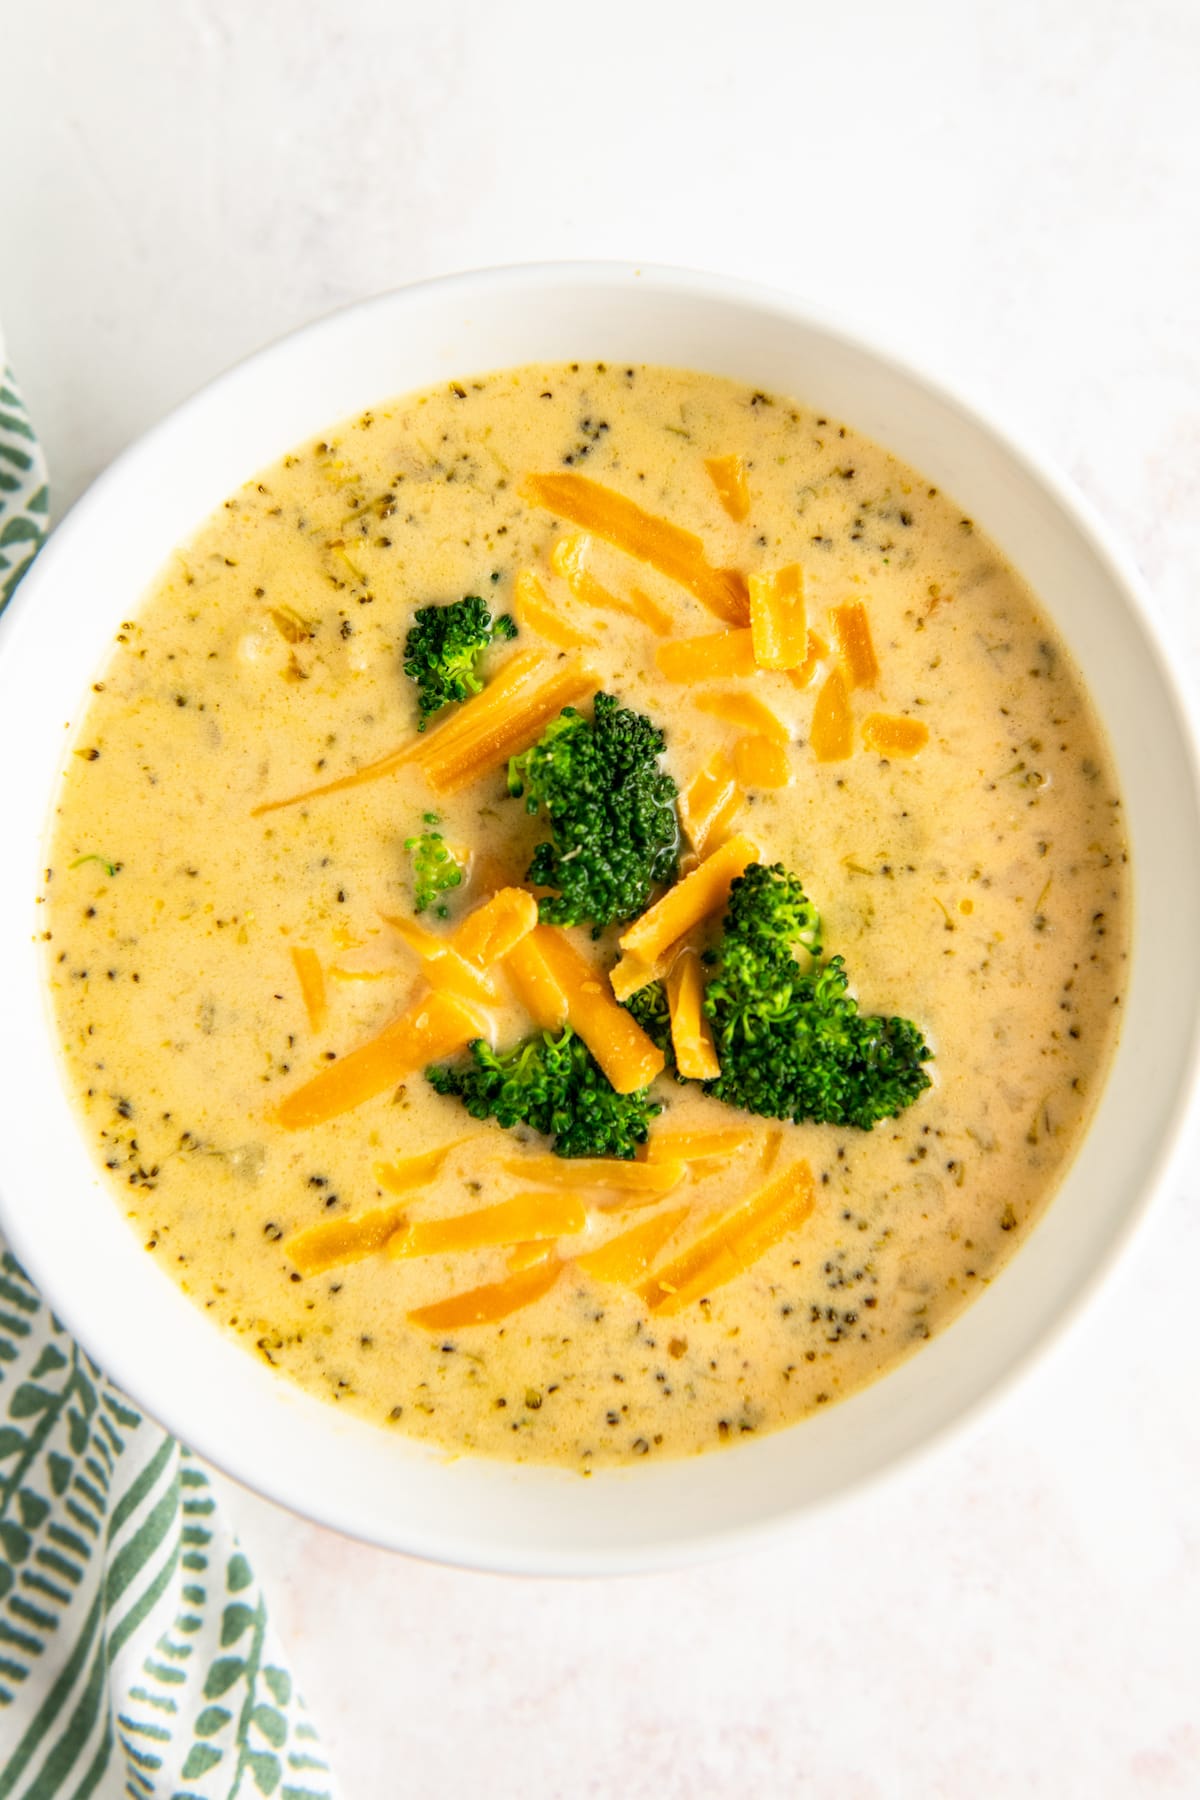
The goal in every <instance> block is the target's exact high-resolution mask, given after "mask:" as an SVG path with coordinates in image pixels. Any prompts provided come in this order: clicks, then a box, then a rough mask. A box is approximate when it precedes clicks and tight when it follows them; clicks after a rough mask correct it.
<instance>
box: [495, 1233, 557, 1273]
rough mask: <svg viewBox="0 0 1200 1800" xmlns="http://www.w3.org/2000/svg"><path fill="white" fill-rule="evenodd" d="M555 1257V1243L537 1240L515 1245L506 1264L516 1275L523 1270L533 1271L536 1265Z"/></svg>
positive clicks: (507, 1257)
mask: <svg viewBox="0 0 1200 1800" xmlns="http://www.w3.org/2000/svg"><path fill="white" fill-rule="evenodd" d="M553 1255H554V1244H553V1242H549V1241H546V1240H544V1239H537V1238H535V1239H534V1240H533V1242H532V1243H527V1244H514V1245H513V1247H512V1249H511V1250H510V1251H509V1253H508V1255H507V1256H506V1257H505V1259H504V1262H505V1266H506V1267H507V1268H509V1269H511V1270H512V1271H513V1273H514V1274H516V1273H517V1272H518V1271H519V1270H521V1269H532V1267H533V1266H534V1264H535V1263H542V1262H545V1261H546V1259H547V1258H548V1257H551V1256H553Z"/></svg>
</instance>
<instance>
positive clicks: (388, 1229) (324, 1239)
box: [283, 1201, 404, 1275]
mask: <svg viewBox="0 0 1200 1800" xmlns="http://www.w3.org/2000/svg"><path fill="white" fill-rule="evenodd" d="M403 1219H404V1203H403V1202H402V1201H397V1202H395V1203H394V1204H393V1205H391V1206H377V1207H375V1208H374V1210H373V1211H371V1212H368V1213H360V1214H359V1216H358V1218H357V1219H321V1220H319V1221H318V1222H317V1224H315V1225H307V1226H305V1228H304V1230H303V1231H296V1232H293V1233H292V1235H291V1237H289V1238H288V1239H287V1240H286V1242H285V1243H284V1246H283V1248H284V1250H285V1251H286V1252H287V1255H288V1257H289V1258H290V1260H291V1261H292V1262H293V1263H294V1264H295V1266H296V1268H297V1269H298V1270H299V1271H300V1273H301V1275H322V1274H324V1272H325V1270H326V1269H338V1268H341V1267H342V1265H343V1264H344V1263H351V1262H361V1261H362V1260H363V1258H364V1257H367V1256H375V1255H376V1254H377V1253H378V1252H379V1251H380V1250H382V1249H383V1247H384V1245H385V1244H386V1243H387V1241H388V1239H389V1238H390V1237H392V1236H393V1234H394V1233H395V1231H396V1228H397V1226H398V1225H400V1224H401V1223H402V1221H403Z"/></svg>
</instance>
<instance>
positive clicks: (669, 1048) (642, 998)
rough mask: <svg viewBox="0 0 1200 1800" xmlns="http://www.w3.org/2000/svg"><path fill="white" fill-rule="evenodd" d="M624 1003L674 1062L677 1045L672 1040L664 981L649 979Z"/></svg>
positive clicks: (654, 1041)
mask: <svg viewBox="0 0 1200 1800" xmlns="http://www.w3.org/2000/svg"><path fill="white" fill-rule="evenodd" d="M622 1005H623V1006H624V1008H625V1011H626V1012H627V1013H631V1014H632V1016H633V1018H634V1019H635V1020H636V1021H637V1023H638V1024H639V1025H640V1026H641V1028H642V1030H643V1031H644V1032H645V1034H646V1036H647V1037H648V1038H649V1039H650V1042H651V1043H652V1044H656V1045H657V1046H658V1048H659V1049H660V1050H661V1051H662V1052H663V1053H664V1055H665V1056H666V1058H667V1061H668V1062H673V1061H674V1056H675V1047H674V1045H673V1044H672V1042H671V1009H670V1007H669V1006H668V1005H667V990H666V988H665V987H664V985H663V983H662V982H661V981H648V982H647V983H646V985H645V987H643V988H639V989H638V990H637V992H636V993H635V994H630V996H629V998H628V1000H625V1001H623V1002H622Z"/></svg>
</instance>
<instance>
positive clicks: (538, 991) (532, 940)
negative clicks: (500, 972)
mask: <svg viewBox="0 0 1200 1800" xmlns="http://www.w3.org/2000/svg"><path fill="white" fill-rule="evenodd" d="M504 966H505V968H506V969H507V971H508V978H509V980H510V981H511V982H512V985H513V987H514V988H515V989H516V994H517V999H518V1000H519V1001H520V1002H521V1005H522V1006H523V1007H524V1008H525V1011H526V1012H527V1013H528V1014H529V1016H530V1018H531V1019H532V1020H533V1022H534V1024H535V1025H537V1026H538V1028H539V1030H541V1031H553V1032H555V1033H557V1032H560V1031H561V1030H562V1028H563V1026H564V1025H565V1024H566V1022H567V1014H568V1008H567V996H566V994H565V993H564V992H563V989H562V986H561V984H560V983H559V981H558V979H557V977H556V976H555V975H554V974H553V973H552V971H551V968H550V965H549V963H548V962H547V961H546V956H545V952H544V950H543V947H542V942H541V939H540V938H538V937H537V936H536V935H534V934H533V933H530V934H529V935H528V936H527V937H523V938H522V939H521V941H520V943H518V944H515V945H514V946H513V948H512V949H511V950H510V951H509V953H508V955H507V956H506V958H505V960H504Z"/></svg>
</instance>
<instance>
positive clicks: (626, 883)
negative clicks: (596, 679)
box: [508, 694, 679, 936]
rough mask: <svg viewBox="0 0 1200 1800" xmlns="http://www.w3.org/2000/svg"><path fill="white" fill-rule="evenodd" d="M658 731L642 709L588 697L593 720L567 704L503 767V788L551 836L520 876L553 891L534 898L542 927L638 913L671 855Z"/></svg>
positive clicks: (674, 851) (606, 921) (672, 791)
mask: <svg viewBox="0 0 1200 1800" xmlns="http://www.w3.org/2000/svg"><path fill="white" fill-rule="evenodd" d="M664 741H665V740H664V738H663V734H662V732H661V731H659V729H658V727H657V726H656V725H654V724H652V723H651V721H650V720H649V719H647V718H646V717H645V716H644V715H643V714H641V713H636V712H633V711H631V710H630V709H629V708H628V707H623V706H621V705H620V704H619V702H618V701H616V700H615V699H614V698H613V697H612V695H611V694H597V695H596V701H595V708H594V715H593V717H592V719H590V720H588V719H585V718H584V717H583V716H582V714H580V713H579V712H577V711H576V710H575V708H574V707H573V706H568V707H566V708H564V710H563V711H562V712H561V713H560V714H559V716H558V718H557V719H555V720H554V721H553V723H552V724H551V725H549V726H548V727H547V729H546V731H545V732H544V733H543V735H542V737H541V739H540V740H539V742H538V743H536V744H535V745H534V746H533V748H532V749H531V750H526V751H525V752H524V753H523V754H522V755H520V756H514V757H513V758H512V759H511V761H510V762H509V765H508V791H509V793H510V794H513V795H520V794H524V796H525V806H526V809H527V811H529V812H531V813H536V812H537V811H538V809H539V808H542V809H544V811H545V814H546V818H547V820H548V822H549V826H550V833H551V837H550V842H549V843H543V844H539V845H538V846H537V849H536V850H535V851H534V855H533V861H532V862H531V863H530V865H529V869H528V871H527V879H528V880H529V881H531V882H534V883H536V884H537V886H539V887H550V888H557V889H558V892H557V893H556V894H553V895H550V896H544V897H543V898H542V899H541V900H540V901H539V902H538V911H539V914H540V916H541V918H542V919H543V920H544V921H545V922H546V923H548V924H551V925H591V926H592V927H593V935H594V936H595V935H598V934H599V930H600V927H601V926H604V925H611V924H613V923H614V921H624V920H626V919H634V918H636V917H637V915H638V914H639V913H640V912H644V911H645V909H646V906H647V905H648V903H649V900H650V896H651V894H652V892H653V890H654V888H655V886H656V885H657V883H659V882H663V881H669V880H671V878H672V877H673V875H674V873H675V867H676V863H677V861H678V856H679V817H678V813H677V811H676V807H675V801H676V798H677V795H678V792H679V790H678V789H677V788H676V786H675V783H674V782H673V781H672V779H671V777H670V776H669V775H668V774H667V773H666V771H665V770H664V769H661V768H660V767H659V763H658V758H659V756H660V754H661V753H662V749H663V744H664Z"/></svg>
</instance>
